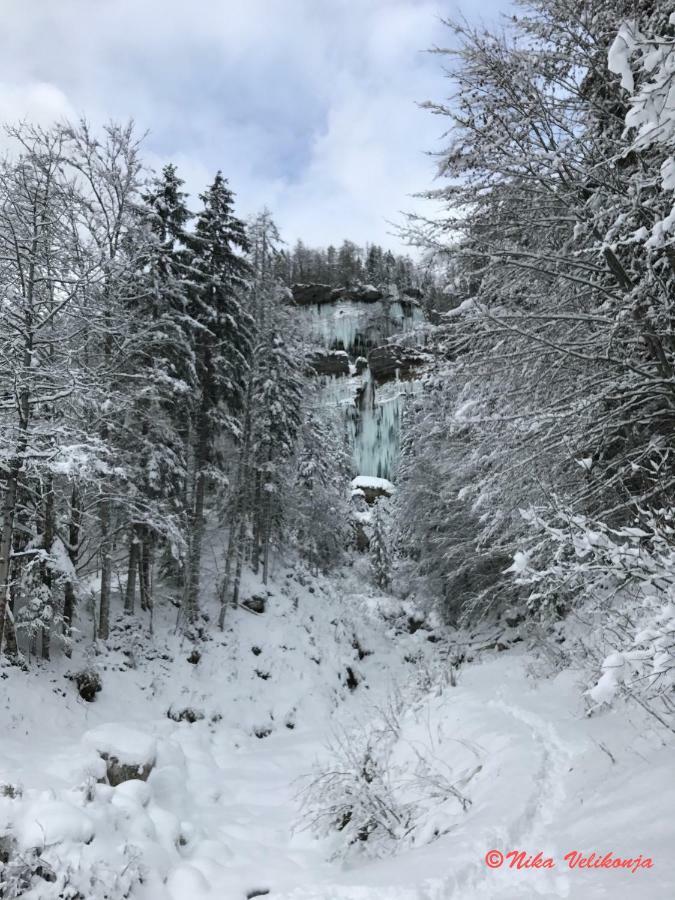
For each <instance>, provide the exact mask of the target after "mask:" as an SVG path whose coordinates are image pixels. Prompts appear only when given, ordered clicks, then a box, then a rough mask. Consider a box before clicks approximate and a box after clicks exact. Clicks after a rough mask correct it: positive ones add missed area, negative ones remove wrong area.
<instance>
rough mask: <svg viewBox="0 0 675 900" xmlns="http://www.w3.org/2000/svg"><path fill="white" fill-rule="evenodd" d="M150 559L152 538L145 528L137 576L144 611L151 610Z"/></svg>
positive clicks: (151, 555) (151, 557) (151, 559)
mask: <svg viewBox="0 0 675 900" xmlns="http://www.w3.org/2000/svg"><path fill="white" fill-rule="evenodd" d="M152 561H153V540H152V537H151V536H150V535H149V534H148V531H147V529H145V531H144V535H143V539H142V541H141V545H140V556H139V566H138V571H139V576H140V586H141V609H142V610H144V611H145V612H149V611H150V610H152V606H153V601H152Z"/></svg>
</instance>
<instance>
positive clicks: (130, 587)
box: [124, 525, 140, 615]
mask: <svg viewBox="0 0 675 900" xmlns="http://www.w3.org/2000/svg"><path fill="white" fill-rule="evenodd" d="M139 548H140V541H139V538H138V535H137V532H136V525H132V526H131V528H130V529H129V563H128V566H127V587H126V591H125V593H124V612H125V613H129V615H133V612H134V609H135V606H136V573H137V571H138V556H139Z"/></svg>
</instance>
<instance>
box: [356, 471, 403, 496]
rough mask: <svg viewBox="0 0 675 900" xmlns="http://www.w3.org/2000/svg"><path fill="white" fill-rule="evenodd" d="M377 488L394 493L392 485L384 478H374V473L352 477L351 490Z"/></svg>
mask: <svg viewBox="0 0 675 900" xmlns="http://www.w3.org/2000/svg"><path fill="white" fill-rule="evenodd" d="M364 489H366V490H367V489H370V490H379V491H385V492H386V493H388V494H393V493H394V490H395V489H394V485H393V484H392V483H391V481H388V480H387V479H386V478H376V477H375V476H374V475H357V476H356V478H354V479H352V491H358V490H361V491H362V490H364Z"/></svg>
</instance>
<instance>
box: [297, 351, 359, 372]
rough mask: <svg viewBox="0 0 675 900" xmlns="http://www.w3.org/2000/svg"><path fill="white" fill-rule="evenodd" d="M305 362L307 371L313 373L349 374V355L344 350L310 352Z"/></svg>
mask: <svg viewBox="0 0 675 900" xmlns="http://www.w3.org/2000/svg"><path fill="white" fill-rule="evenodd" d="M307 363H308V368H309V372H310V373H311V374H313V375H329V376H331V377H335V376H340V375H349V356H348V355H347V354H346V352H345V351H344V350H327V351H325V352H321V351H318V352H316V353H311V354H310V355H309V356H308V358H307Z"/></svg>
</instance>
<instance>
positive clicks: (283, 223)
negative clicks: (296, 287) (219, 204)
mask: <svg viewBox="0 0 675 900" xmlns="http://www.w3.org/2000/svg"><path fill="white" fill-rule="evenodd" d="M502 5H505V4H502ZM499 6H500V0H484V2H482V3H481V4H480V14H481V16H483V17H485V16H488V17H493V16H495V15H496V14H497V10H498V8H499ZM476 7H477V4H475V0H474V2H473V3H472V0H466V2H465V3H464V6H463V7H462V6H458V5H457V4H456V5H454V6H452V5H448V4H447V3H442V2H439V0H0V16H1V19H0V21H1V22H2V30H1V33H0V121H17V120H19V119H29V120H31V121H35V122H39V123H40V124H47V123H48V122H50V121H52V120H54V119H59V118H71V119H73V118H79V117H81V116H85V117H86V118H87V119H89V120H90V121H91V122H92V123H93V124H100V123H103V122H105V121H106V120H110V119H113V120H124V121H126V120H127V119H129V118H133V119H134V121H135V122H136V125H137V128H138V131H139V133H144V132H147V135H146V137H145V139H144V148H145V152H144V156H145V159H146V160H147V162H148V164H149V165H151V166H153V167H155V168H159V167H161V165H163V164H164V163H165V162H174V163H175V164H176V165H177V166H178V168H179V172H180V174H181V175H182V177H183V178H184V179H185V182H186V186H187V189H188V190H189V191H190V193H191V194H192V195H193V197H194V198H196V195H197V194H198V193H199V192H200V191H201V190H203V189H204V187H205V186H206V185H207V184H208V183H209V182H210V181H211V180H212V178H213V176H214V174H215V172H216V171H217V170H218V169H221V170H222V171H223V174H224V175H225V176H226V177H227V178H228V179H229V181H230V185H231V187H232V188H233V190H234V191H235V193H236V195H237V211H238V213H239V215H241V216H242V217H248V216H249V215H253V214H255V213H256V212H258V211H259V210H260V209H262V208H263V207H265V206H266V207H268V208H269V209H270V210H271V211H272V213H273V215H274V217H275V219H276V221H277V224H278V225H279V228H280V230H281V232H282V237H284V239H285V240H286V241H287V242H288V243H289V244H293V243H294V242H295V241H296V240H297V239H302V240H303V241H304V242H305V243H306V244H308V245H310V246H326V245H328V244H329V243H334V244H336V243H339V242H341V241H342V239H343V238H349V239H350V240H353V241H356V242H357V243H366V242H377V243H381V244H383V245H385V246H388V247H391V248H392V249H394V250H400V249H402V245H401V243H400V240H399V238H398V237H397V236H396V234H395V229H394V228H393V227H392V224H391V223H400V222H401V221H402V215H401V213H402V211H411V210H422V209H423V206H422V205H421V204H422V202H421V201H419V200H415V199H414V198H413V197H412V195H413V194H414V193H415V192H417V191H422V190H425V189H427V188H429V187H431V186H433V179H434V175H435V168H434V162H433V159H432V158H430V157H429V155H428V153H429V152H434V151H438V150H440V149H441V148H442V147H443V140H442V134H443V130H444V127H443V126H444V123H443V120H442V119H440V118H439V117H437V116H433V115H431V114H430V113H429V112H427V111H424V110H422V109H420V108H419V106H418V105H417V104H418V103H419V102H420V101H424V100H428V99H433V100H443V99H444V98H445V97H446V96H447V95H448V93H449V88H450V85H449V84H448V82H447V80H445V79H444V77H443V72H442V69H441V62H440V59H439V58H438V57H437V56H434V55H432V54H429V53H428V52H426V51H427V50H428V48H430V47H431V46H433V45H447V44H448V43H449V41H450V35H449V33H448V30H447V28H445V27H444V26H443V24H442V19H443V18H444V17H445V18H447V17H448V16H451V15H453V14H454V13H456V12H457V10H458V9H462V11H463V12H465V13H466V14H467V15H472V14H475V13H476ZM192 205H193V207H196V206H197V205H198V204H197V201H196V199H193V201H192Z"/></svg>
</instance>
